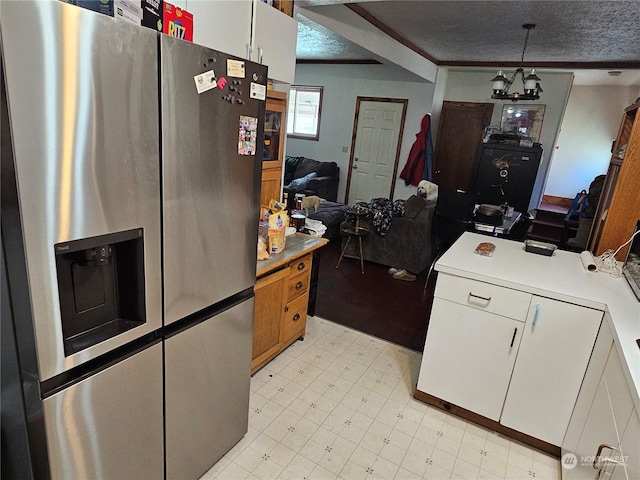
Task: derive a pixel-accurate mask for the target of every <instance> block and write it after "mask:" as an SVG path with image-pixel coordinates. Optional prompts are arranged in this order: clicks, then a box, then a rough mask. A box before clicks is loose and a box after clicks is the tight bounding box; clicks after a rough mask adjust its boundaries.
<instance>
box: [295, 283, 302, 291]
mask: <svg viewBox="0 0 640 480" xmlns="http://www.w3.org/2000/svg"><path fill="white" fill-rule="evenodd" d="M302 285H304V284H303V283H302V282H298V283H296V290H300V289H301V288H302Z"/></svg>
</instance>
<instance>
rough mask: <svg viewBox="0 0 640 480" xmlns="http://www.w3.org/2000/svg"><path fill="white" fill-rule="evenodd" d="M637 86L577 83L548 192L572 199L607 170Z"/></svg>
mask: <svg viewBox="0 0 640 480" xmlns="http://www.w3.org/2000/svg"><path fill="white" fill-rule="evenodd" d="M636 90H637V88H636V87H613V86H606V87H605V86H599V87H598V86H574V87H573V88H572V89H571V94H570V95H569V103H568V104H567V110H566V112H565V116H564V120H563V122H562V129H561V131H560V135H559V136H558V141H557V145H556V147H557V148H556V150H555V152H554V154H553V159H552V163H551V169H550V170H549V176H548V180H547V186H546V188H545V190H544V194H545V195H553V196H556V197H567V198H573V197H574V196H575V194H576V193H578V192H579V191H580V190H582V189H585V190H588V189H589V184H590V183H591V181H592V180H593V179H594V178H595V177H596V176H597V175H600V174H603V173H607V167H608V166H609V160H610V158H611V143H612V142H613V141H614V140H615V138H616V135H617V134H618V127H619V126H620V120H621V118H622V112H623V110H624V108H625V107H627V106H629V105H630V104H631V103H633V101H634V100H635V98H636V94H637V93H638V92H637V91H636Z"/></svg>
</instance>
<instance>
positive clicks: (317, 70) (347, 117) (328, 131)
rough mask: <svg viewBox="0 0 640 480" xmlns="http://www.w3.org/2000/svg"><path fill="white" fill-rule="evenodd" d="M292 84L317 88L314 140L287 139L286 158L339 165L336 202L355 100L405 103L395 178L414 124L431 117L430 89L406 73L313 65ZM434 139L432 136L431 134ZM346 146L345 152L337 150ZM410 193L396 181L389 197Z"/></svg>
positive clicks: (341, 192) (301, 69) (341, 196)
mask: <svg viewBox="0 0 640 480" xmlns="http://www.w3.org/2000/svg"><path fill="white" fill-rule="evenodd" d="M295 84H296V85H312V86H322V87H324V91H323V100H322V113H321V118H320V139H319V140H318V141H314V140H302V139H295V138H289V139H287V144H286V150H285V152H286V154H287V155H292V156H305V157H309V158H313V159H315V160H322V161H335V162H337V163H338V165H339V166H340V183H339V184H338V201H339V202H344V201H345V189H346V184H347V175H348V173H349V172H348V168H349V153H350V149H351V137H352V132H353V121H354V116H355V110H356V99H357V97H359V96H360V97H381V98H403V99H404V98H406V99H407V100H408V103H407V113H406V118H405V124H404V134H403V137H402V146H401V149H400V158H399V161H398V174H399V173H400V171H401V170H402V167H403V166H404V165H405V163H406V161H407V158H408V156H409V151H410V150H411V146H412V145H413V142H414V141H415V138H416V137H415V136H416V133H418V132H419V131H420V121H421V120H422V117H424V115H425V113H430V112H431V106H432V105H431V104H432V100H433V94H434V84H432V83H429V82H427V81H426V80H423V79H421V78H420V77H417V76H415V75H413V74H410V73H408V72H407V71H406V70H404V69H402V68H399V67H393V66H387V65H314V64H299V65H297V66H296V76H295ZM432 135H433V136H434V137H435V132H432ZM343 146H346V147H348V151H347V152H346V153H343V152H342V147H343ZM415 191H416V188H415V187H414V186H409V187H407V186H405V184H404V181H403V180H402V179H400V178H396V186H395V190H394V195H393V196H394V198H395V199H398V198H405V199H406V198H409V196H411V195H413V194H414V193H415Z"/></svg>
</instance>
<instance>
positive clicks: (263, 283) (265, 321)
mask: <svg viewBox="0 0 640 480" xmlns="http://www.w3.org/2000/svg"><path fill="white" fill-rule="evenodd" d="M288 274H289V270H288V269H283V270H280V271H277V272H275V273H272V274H270V275H267V276H266V277H263V278H260V279H258V281H257V282H256V286H255V294H256V296H255V313H254V320H253V354H252V355H251V358H252V361H251V371H252V372H253V371H255V370H256V369H257V368H258V367H259V366H261V365H262V364H264V363H265V362H266V360H265V359H268V358H270V357H272V356H273V355H275V354H276V353H277V352H278V351H280V348H281V347H282V342H283V341H284V330H283V328H282V324H283V322H282V316H283V313H284V304H285V300H286V295H287V280H288Z"/></svg>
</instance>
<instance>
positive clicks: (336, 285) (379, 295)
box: [315, 240, 435, 352]
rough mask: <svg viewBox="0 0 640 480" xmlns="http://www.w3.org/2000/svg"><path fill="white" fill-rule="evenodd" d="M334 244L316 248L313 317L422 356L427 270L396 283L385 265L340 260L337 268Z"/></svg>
mask: <svg viewBox="0 0 640 480" xmlns="http://www.w3.org/2000/svg"><path fill="white" fill-rule="evenodd" d="M339 255H340V244H339V240H334V241H331V242H330V243H329V245H327V246H326V247H324V248H323V249H322V253H321V257H320V267H319V273H320V276H319V279H318V292H317V297H316V311H315V313H316V316H319V317H322V318H326V319H327V320H331V321H333V322H336V323H340V324H342V325H346V326H348V327H351V328H354V329H356V330H359V331H361V332H365V333H368V334H371V335H374V336H376V337H378V338H382V339H384V340H388V341H390V342H393V343H397V344H399V345H403V346H405V347H408V348H411V349H413V350H416V351H419V352H422V349H423V347H424V341H425V338H426V334H427V323H428V318H429V313H430V311H431V304H432V301H433V289H434V286H435V274H432V275H431V278H430V279H429V284H428V285H427V288H426V289H425V288H424V285H425V279H426V277H427V271H426V270H425V271H424V272H422V273H421V274H420V275H418V278H417V279H416V280H415V281H414V282H407V281H403V280H396V279H394V278H393V277H392V276H391V275H389V273H388V269H389V268H388V267H386V266H383V265H378V264H375V263H368V262H365V264H364V275H363V274H361V273H360V262H359V260H356V259H351V258H344V259H343V260H342V263H341V264H340V268H338V269H336V268H335V266H336V263H337V261H338V257H339Z"/></svg>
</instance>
